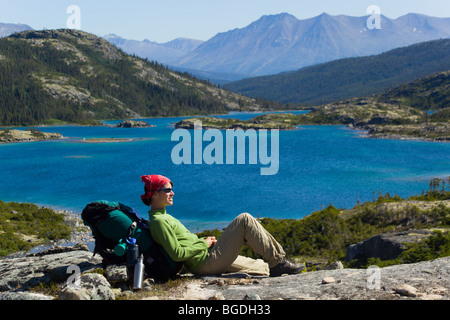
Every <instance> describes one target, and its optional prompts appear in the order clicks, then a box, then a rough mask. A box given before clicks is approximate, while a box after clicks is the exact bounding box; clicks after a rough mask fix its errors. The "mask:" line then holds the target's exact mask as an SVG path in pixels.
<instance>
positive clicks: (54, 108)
mask: <svg viewBox="0 0 450 320" xmlns="http://www.w3.org/2000/svg"><path fill="white" fill-rule="evenodd" d="M254 108H258V105H257V104H256V103H255V101H254V100H252V99H248V98H245V97H242V96H239V95H236V94H233V93H231V92H228V91H225V90H222V89H219V88H217V87H215V86H212V85H211V84H210V83H208V82H205V81H200V80H198V79H195V78H193V77H192V76H190V75H188V74H181V73H176V72H173V71H171V70H169V69H167V68H166V67H165V66H162V65H160V64H158V63H154V62H149V61H147V60H143V59H140V58H137V57H135V56H129V55H127V54H125V53H124V52H122V51H121V50H120V49H118V48H116V47H114V46H113V45H111V44H110V43H108V42H107V41H106V40H104V39H101V38H98V37H96V36H95V35H92V34H89V33H85V32H81V31H77V30H66V29H63V30H46V31H25V32H22V33H16V34H13V35H11V36H10V37H8V38H3V39H0V125H4V126H5V125H35V124H40V123H49V122H50V123H51V122H52V121H55V120H57V121H67V122H78V123H80V122H83V123H86V122H92V121H94V120H99V119H123V118H138V117H153V116H181V115H193V114H211V113H224V112H227V111H228V110H243V109H244V110H245V109H254Z"/></svg>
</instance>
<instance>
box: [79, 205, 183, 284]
mask: <svg viewBox="0 0 450 320" xmlns="http://www.w3.org/2000/svg"><path fill="white" fill-rule="evenodd" d="M81 218H82V219H83V222H84V224H85V225H87V226H89V227H90V228H91V231H92V235H93V236H94V239H95V248H94V255H95V254H97V253H98V254H100V255H101V256H102V258H103V267H104V268H105V267H106V266H107V265H109V264H122V263H125V262H126V261H127V254H126V252H125V253H124V254H122V255H120V256H119V255H117V254H116V253H115V252H114V248H115V247H116V246H117V245H118V244H119V243H121V244H123V243H126V240H127V239H128V238H135V239H136V243H137V244H138V246H139V253H142V254H143V256H144V266H145V273H146V275H147V276H148V277H151V278H154V279H157V280H160V281H167V280H169V279H173V278H174V277H175V276H176V275H177V273H178V272H180V270H181V268H182V263H176V262H174V261H173V260H172V259H171V258H170V257H169V256H168V254H167V253H166V252H165V250H164V249H163V248H162V247H161V246H160V245H159V244H158V243H156V242H155V241H154V240H153V238H152V237H151V234H150V230H149V228H148V221H147V220H144V219H142V218H141V217H140V216H139V214H138V213H137V212H136V211H135V210H134V209H132V208H130V207H128V206H126V205H124V204H122V203H119V202H109V201H104V200H101V201H95V202H91V203H89V204H88V205H86V207H85V208H84V209H83V211H82V213H81ZM116 252H117V251H116Z"/></svg>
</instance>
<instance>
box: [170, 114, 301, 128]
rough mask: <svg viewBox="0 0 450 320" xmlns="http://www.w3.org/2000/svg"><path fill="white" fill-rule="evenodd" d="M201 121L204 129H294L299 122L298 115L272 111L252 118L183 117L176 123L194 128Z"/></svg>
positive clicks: (180, 126) (179, 126)
mask: <svg viewBox="0 0 450 320" xmlns="http://www.w3.org/2000/svg"><path fill="white" fill-rule="evenodd" d="M196 121H201V123H202V128H203V129H219V130H227V129H243V130H247V129H255V130H260V129H267V130H272V129H278V130H294V129H296V126H297V125H298V124H299V123H298V117H297V116H296V115H294V114H292V113H270V114H263V115H260V116H257V117H254V118H252V119H250V120H239V119H223V118H215V117H198V118H189V119H183V120H181V121H178V122H177V123H175V128H177V129H179V128H182V129H194V123H195V122H196Z"/></svg>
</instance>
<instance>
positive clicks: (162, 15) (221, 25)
mask: <svg viewBox="0 0 450 320" xmlns="http://www.w3.org/2000/svg"><path fill="white" fill-rule="evenodd" d="M0 4H1V5H0V22H4V23H23V24H28V25H30V26H31V27H33V28H34V29H43V28H47V29H56V28H65V27H66V26H67V25H66V21H67V19H68V18H69V16H70V15H69V14H67V13H66V10H67V7H68V6H69V5H78V6H79V8H80V10H81V16H80V21H81V29H82V30H84V31H87V32H91V33H94V34H96V35H98V36H104V35H106V34H108V33H115V34H117V35H119V36H122V37H124V38H127V39H136V40H143V39H149V40H152V41H156V42H167V41H170V40H173V39H175V38H177V37H185V38H191V39H199V40H208V39H209V38H211V37H213V36H214V35H215V34H217V33H219V32H226V31H229V30H231V29H235V28H243V27H245V26H247V25H249V24H250V23H251V22H253V21H255V20H257V19H259V18H260V17H261V16H262V15H267V14H277V13H281V12H288V13H290V14H292V15H294V16H296V17H297V18H298V19H306V18H311V17H315V16H317V15H319V14H321V13H322V12H327V13H329V14H331V15H339V14H344V15H350V16H366V15H367V13H366V10H367V8H368V7H369V5H377V6H379V7H380V9H381V13H382V14H383V15H385V16H387V17H389V18H398V17H399V16H402V15H405V14H407V13H410V12H414V13H421V14H425V15H429V16H435V17H450V0H369V1H366V0H339V1H338V0H315V1H303V0H159V1H155V0H127V1H124V0H39V1H36V0H13V1H12V0H0Z"/></svg>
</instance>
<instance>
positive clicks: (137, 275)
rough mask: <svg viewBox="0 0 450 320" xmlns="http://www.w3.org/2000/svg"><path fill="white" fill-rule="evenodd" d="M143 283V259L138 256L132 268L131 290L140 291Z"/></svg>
mask: <svg viewBox="0 0 450 320" xmlns="http://www.w3.org/2000/svg"><path fill="white" fill-rule="evenodd" d="M143 281H144V257H143V256H142V254H141V255H140V256H139V258H138V260H137V263H136V265H135V266H134V280H133V289H135V290H140V289H142V282H143Z"/></svg>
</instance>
